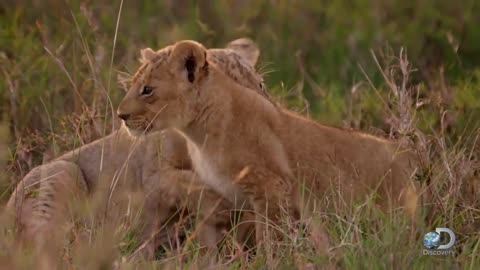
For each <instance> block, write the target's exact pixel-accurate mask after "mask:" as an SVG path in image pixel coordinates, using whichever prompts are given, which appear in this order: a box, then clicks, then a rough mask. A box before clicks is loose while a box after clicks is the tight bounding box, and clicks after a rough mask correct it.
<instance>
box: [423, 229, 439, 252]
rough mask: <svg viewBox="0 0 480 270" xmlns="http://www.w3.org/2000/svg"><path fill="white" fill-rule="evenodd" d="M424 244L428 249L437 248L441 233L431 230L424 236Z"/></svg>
mask: <svg viewBox="0 0 480 270" xmlns="http://www.w3.org/2000/svg"><path fill="white" fill-rule="evenodd" d="M423 245H424V246H425V247H426V248H428V249H435V248H438V247H439V246H440V234H438V233H436V232H429V233H427V234H425V235H424V236H423Z"/></svg>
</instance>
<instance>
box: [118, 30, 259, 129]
mask: <svg viewBox="0 0 480 270" xmlns="http://www.w3.org/2000/svg"><path fill="white" fill-rule="evenodd" d="M239 43H244V45H243V46H239V45H238V44H239ZM232 45H235V46H232ZM258 54H259V53H258V49H257V48H256V46H255V45H254V44H253V43H251V41H249V40H247V39H240V40H236V41H233V42H231V43H230V44H229V47H227V49H211V50H207V49H205V47H203V45H201V44H200V43H198V42H195V41H190V40H185V41H180V42H177V43H176V44H174V45H172V46H168V47H165V48H163V49H161V50H159V51H154V50H152V49H150V48H147V49H143V50H141V56H142V58H141V62H142V63H143V64H142V65H141V67H140V68H139V69H138V71H137V72H136V74H135V75H134V76H133V78H132V80H131V86H130V88H129V90H128V92H127V94H126V96H125V97H124V99H123V100H122V102H121V103H120V105H119V107H118V110H117V114H118V116H119V117H120V118H121V119H122V120H123V121H124V122H125V125H126V127H127V128H128V129H129V131H130V132H131V133H132V134H134V135H140V134H142V133H145V132H148V131H151V130H164V129H167V128H172V127H183V126H185V125H187V124H188V122H189V121H190V120H191V119H190V118H191V117H192V114H194V113H195V112H192V106H191V105H192V102H194V100H195V99H196V95H198V93H199V91H201V90H202V89H203V88H208V87H209V84H212V83H213V84H215V83H216V82H215V81H214V80H211V79H209V73H210V72H211V71H212V70H213V69H215V71H220V72H222V73H224V74H225V75H227V77H229V78H230V79H232V80H231V82H232V83H238V84H241V85H243V86H245V87H246V88H248V89H251V90H254V91H256V92H258V93H259V94H261V95H264V96H266V92H265V89H264V85H263V78H262V77H261V76H260V75H258V74H257V73H256V71H255V68H254V65H255V62H256V60H257V58H258Z"/></svg>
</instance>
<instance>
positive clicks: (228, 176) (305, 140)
mask: <svg viewBox="0 0 480 270" xmlns="http://www.w3.org/2000/svg"><path fill="white" fill-rule="evenodd" d="M209 54H210V53H209V51H208V50H206V49H205V48H204V47H203V45H201V44H199V43H197V42H195V41H181V42H178V43H176V44H174V45H173V46H169V47H168V52H165V51H162V50H161V51H158V52H156V56H155V57H154V58H152V60H151V61H150V62H148V63H146V64H145V66H144V67H142V68H143V72H141V73H139V74H138V76H137V77H136V80H135V81H134V82H133V84H132V87H131V88H130V90H129V91H128V93H127V95H126V97H125V98H124V99H123V101H122V102H121V104H120V106H119V109H118V112H119V113H125V114H129V115H130V116H131V117H130V119H129V120H127V121H126V125H127V126H128V127H129V128H130V129H132V130H136V131H137V132H139V131H142V132H143V131H147V132H148V131H150V130H164V129H168V128H174V129H175V130H176V131H178V132H179V133H180V134H182V136H183V137H184V138H185V139H186V140H187V145H188V150H189V153H190V157H191V159H192V164H193V167H194V170H195V171H196V172H197V173H198V174H199V175H200V179H201V180H202V181H203V182H204V183H206V184H207V185H209V186H210V187H211V188H212V189H214V190H215V191H216V192H218V193H220V194H222V195H223V196H224V197H225V198H226V199H228V200H229V201H230V202H231V203H234V204H237V203H244V202H248V203H250V204H251V205H252V206H253V208H254V210H255V211H256V213H257V220H258V222H257V225H256V232H257V241H259V242H260V241H262V240H263V239H264V235H265V232H266V230H265V226H264V224H265V223H266V222H267V221H266V220H265V218H264V217H268V219H269V220H270V222H274V223H276V224H278V223H279V222H280V216H281V212H282V211H286V212H287V213H289V214H290V215H291V216H293V217H298V216H299V215H300V214H302V215H307V216H311V215H312V214H313V213H312V211H313V208H314V204H316V203H320V205H321V202H322V200H323V199H325V198H328V197H333V195H334V194H340V195H341V199H342V200H343V203H345V204H351V203H353V202H354V201H355V200H357V199H362V200H364V199H365V197H366V196H368V195H370V194H372V193H375V194H377V200H376V202H377V203H378V204H380V205H382V206H383V207H385V208H386V209H391V208H392V207H395V206H404V207H406V208H407V209H406V210H407V212H408V213H409V214H410V215H413V214H414V212H415V209H416V207H417V199H418V198H417V197H418V196H417V194H418V193H417V190H416V189H415V185H414V181H413V180H412V178H411V176H412V174H413V171H414V159H413V155H412V154H411V151H409V150H408V149H404V148H402V147H400V146H399V144H398V143H396V142H394V141H390V140H386V139H382V138H379V137H375V136H372V135H368V134H364V133H361V132H357V131H349V130H342V129H339V128H334V127H329V126H325V125H321V124H319V123H317V122H315V121H313V120H311V119H308V118H306V117H303V116H301V115H299V114H296V113H294V112H291V111H289V110H287V109H284V108H281V107H280V106H278V105H275V104H273V103H272V102H270V101H268V100H267V99H265V98H263V97H262V96H261V95H260V94H259V93H258V92H255V91H250V90H249V89H248V88H247V87H248V86H245V85H240V84H238V83H237V82H236V81H235V80H232V78H230V77H228V76H226V75H225V73H224V72H222V71H220V68H219V66H218V65H217V64H216V63H212V62H211V61H210V60H211V59H213V58H212V57H211V56H210V55H209ZM192 59H194V61H195V64H194V65H192V63H191V62H192ZM188 61H190V62H188ZM191 73H193V76H192V75H191ZM192 78H193V79H194V80H193V81H192V80H191V79H192ZM144 86H149V87H152V88H153V89H154V91H153V93H152V94H151V95H149V96H142V95H141V94H140V91H141V89H142V88H143V87H144ZM138 120H141V121H142V122H151V123H152V125H151V126H150V127H149V128H148V129H146V127H145V126H142V125H136V124H135V123H136V121H138ZM305 190H308V191H310V192H307V194H306V193H305Z"/></svg>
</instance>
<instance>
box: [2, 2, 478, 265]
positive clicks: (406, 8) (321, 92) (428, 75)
mask: <svg viewBox="0 0 480 270" xmlns="http://www.w3.org/2000/svg"><path fill="white" fill-rule="evenodd" d="M479 14H480V2H478V1H476V0H464V1H449V0H425V1H403V0H402V1H400V0H391V1H383V0H353V1H343V0H338V1H284V0H277V1H273V0H272V1H253V0H252V1H236V0H231V1H223V0H222V1H203V0H202V1H187V0H180V1H173V0H166V1H153V0H152V1H139V2H137V1H131V0H125V1H123V2H121V1H107V0H96V1H79V0H72V1H62V0H43V1H37V0H30V1H21V0H18V1H12V0H6V1H2V2H1V3H0V25H1V27H0V63H1V76H0V80H1V81H0V84H1V86H2V87H1V88H0V104H1V106H0V170H1V174H0V200H1V201H2V202H6V200H7V199H8V197H9V195H10V193H11V191H12V190H13V188H14V186H15V184H16V183H17V182H18V181H19V180H20V179H21V178H22V177H23V176H24V175H25V174H26V173H28V171H29V170H30V169H32V168H33V167H34V166H37V165H39V164H42V163H44V162H47V161H48V160H50V159H52V158H53V157H56V156H58V155H60V154H61V153H63V152H65V151H67V150H71V149H73V148H75V147H78V146H79V145H82V144H85V143H88V142H91V141H93V140H95V139H98V138H101V137H102V136H104V135H105V134H108V133H110V132H111V131H112V129H115V128H118V126H119V123H118V121H117V120H116V119H114V117H113V114H112V112H113V111H112V110H113V109H114V108H115V107H116V106H117V105H118V103H119V101H120V99H121V98H122V96H123V95H124V92H123V91H122V90H121V87H120V86H119V85H118V84H117V77H118V75H119V74H123V73H125V72H126V73H130V74H131V73H133V72H134V71H135V69H136V68H137V67H138V62H137V58H138V57H139V50H140V49H141V48H144V47H152V48H160V47H163V46H165V45H167V44H171V43H173V42H175V41H177V40H180V39H195V40H198V41H200V42H202V43H203V44H205V45H206V46H209V47H221V46H223V45H224V44H226V43H227V42H228V41H230V40H233V39H236V38H239V37H244V36H247V37H250V38H252V39H253V40H255V41H256V42H257V44H258V45H259V47H260V50H261V57H260V61H259V62H260V65H259V66H258V67H259V70H260V72H262V74H264V76H265V79H266V82H267V86H268V88H269V91H270V93H271V94H272V95H273V96H275V97H277V98H278V99H280V100H281V101H282V102H283V103H284V104H286V105H287V106H289V107H290V108H291V109H294V110H297V111H301V112H303V113H304V114H306V115H309V116H311V117H313V118H316V119H318V120H319V121H321V122H323V123H328V124H334V125H337V126H342V127H346V128H357V129H362V130H365V131H367V132H369V133H372V134H377V135H381V136H385V137H391V138H401V139H406V140H407V141H409V143H411V145H412V146H413V147H414V148H415V149H416V150H417V151H418V154H419V156H420V157H421V171H420V172H419V173H417V178H418V179H417V180H418V181H420V182H421V184H422V185H427V184H428V185H430V189H431V191H432V194H433V196H432V198H431V200H430V201H429V203H430V204H431V208H430V211H422V217H419V218H418V220H417V222H418V226H416V229H415V231H412V230H411V229H410V227H409V225H408V222H407V220H405V219H404V218H403V217H402V215H401V213H399V211H392V212H382V211H381V210H379V209H377V208H376V207H375V206H374V205H373V204H372V203H371V202H370V200H369V199H366V200H365V202H364V203H363V204H359V205H354V206H345V205H341V204H335V203H332V205H331V207H330V208H329V209H326V210H325V212H324V213H323V214H322V220H323V222H325V224H326V225H327V229H328V233H329V235H330V237H331V240H332V243H333V250H334V251H335V252H337V254H339V255H337V257H336V258H333V259H332V260H335V261H336V265H337V266H338V267H339V268H346V269H479V267H480V256H478V254H479V246H480V233H479V232H480V223H479V221H480V196H479V190H480V189H479V188H480V146H479V145H480V138H479V137H480V45H479V44H480V28H478V25H480V15H479ZM365 158H368V157H365ZM374 195H375V194H372V196H374ZM77 212H79V213H81V214H78V213H77V214H76V215H75V218H76V219H77V220H79V218H78V216H79V215H80V216H81V215H83V217H87V218H86V220H87V221H85V218H84V219H83V220H84V221H83V222H75V223H74V224H75V225H74V226H73V228H72V229H71V230H70V232H71V233H70V234H69V236H68V238H67V239H60V240H59V241H63V242H62V243H63V244H62V247H63V252H62V253H61V254H63V255H62V256H61V257H59V258H58V261H57V262H56V263H58V264H59V265H60V266H61V268H69V269H108V268H111V265H115V266H116V267H120V268H122V269H135V268H140V269H143V268H156V269H160V268H162V267H163V266H165V265H166V264H168V265H170V266H172V265H173V266H175V267H177V268H188V267H190V266H193V265H195V264H196V262H197V261H198V260H200V258H199V256H198V253H197V252H196V246H195V241H194V242H191V243H189V244H186V245H184V246H181V247H178V248H176V249H175V250H173V251H171V252H167V253H166V254H163V255H162V256H163V257H162V256H160V258H159V260H158V261H155V262H144V261H141V260H140V261H135V260H129V258H130V257H131V256H130V255H131V254H132V253H133V252H134V250H135V249H136V247H137V246H138V243H135V236H133V235H132V233H131V231H130V230H129V224H130V219H129V218H125V217H126V216H133V218H131V219H134V217H135V213H121V212H119V213H118V216H119V217H118V218H117V219H115V221H114V222H107V223H102V222H94V221H92V219H93V218H92V217H91V216H93V215H91V214H89V212H88V211H87V210H78V209H77ZM400 212H401V211H400ZM286 223H288V221H286ZM287 225H288V224H287ZM436 227H448V228H451V229H452V230H453V231H454V232H455V233H456V236H457V241H456V243H455V245H454V246H453V250H454V251H455V252H456V256H455V257H448V256H443V257H442V256H423V255H422V250H423V248H424V247H423V243H422V236H423V234H424V233H426V232H429V231H433V230H434V229H435V228H436ZM1 230H2V231H1V234H2V236H1V237H0V266H4V267H6V268H9V269H11V267H12V265H16V266H17V267H19V268H25V269H32V268H40V267H41V266H42V265H43V266H45V267H46V265H45V263H43V262H42V257H41V256H34V255H32V254H31V253H29V252H26V251H23V252H19V251H18V250H16V249H15V248H13V245H12V237H13V234H14V233H13V228H12V227H11V226H10V225H8V223H7V222H4V221H2V224H1ZM187 234H188V232H187ZM82 237H83V238H84V239H87V240H85V241H80V242H81V244H77V241H75V239H77V238H82ZM287 239H289V241H288V243H287V244H286V245H284V246H283V247H281V248H280V250H281V254H282V256H280V257H278V256H277V257H275V258H273V257H271V256H269V254H267V256H265V257H257V258H255V259H251V261H250V263H249V264H248V266H247V265H246V259H247V256H246V255H245V254H242V253H240V252H237V253H235V252H233V253H234V256H233V258H231V259H229V260H226V261H225V262H224V264H223V268H228V269H242V268H249V269H264V268H265V267H267V268H278V269H291V268H300V269H315V268H321V265H324V263H325V258H321V257H319V256H317V253H316V249H315V245H313V244H312V243H311V242H310V241H308V240H305V239H303V238H302V237H301V235H300V234H296V235H295V234H290V235H289V237H287ZM237 251H238V250H237ZM235 254H236V255H235Z"/></svg>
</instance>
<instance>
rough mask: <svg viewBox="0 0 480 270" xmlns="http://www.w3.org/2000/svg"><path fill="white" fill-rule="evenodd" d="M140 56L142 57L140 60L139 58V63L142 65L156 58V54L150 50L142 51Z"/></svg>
mask: <svg viewBox="0 0 480 270" xmlns="http://www.w3.org/2000/svg"><path fill="white" fill-rule="evenodd" d="M140 54H141V55H142V58H140V62H142V63H146V62H150V61H152V60H153V58H155V57H156V56H157V53H156V52H155V51H154V50H152V49H150V48H145V49H142V50H141V51H140Z"/></svg>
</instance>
